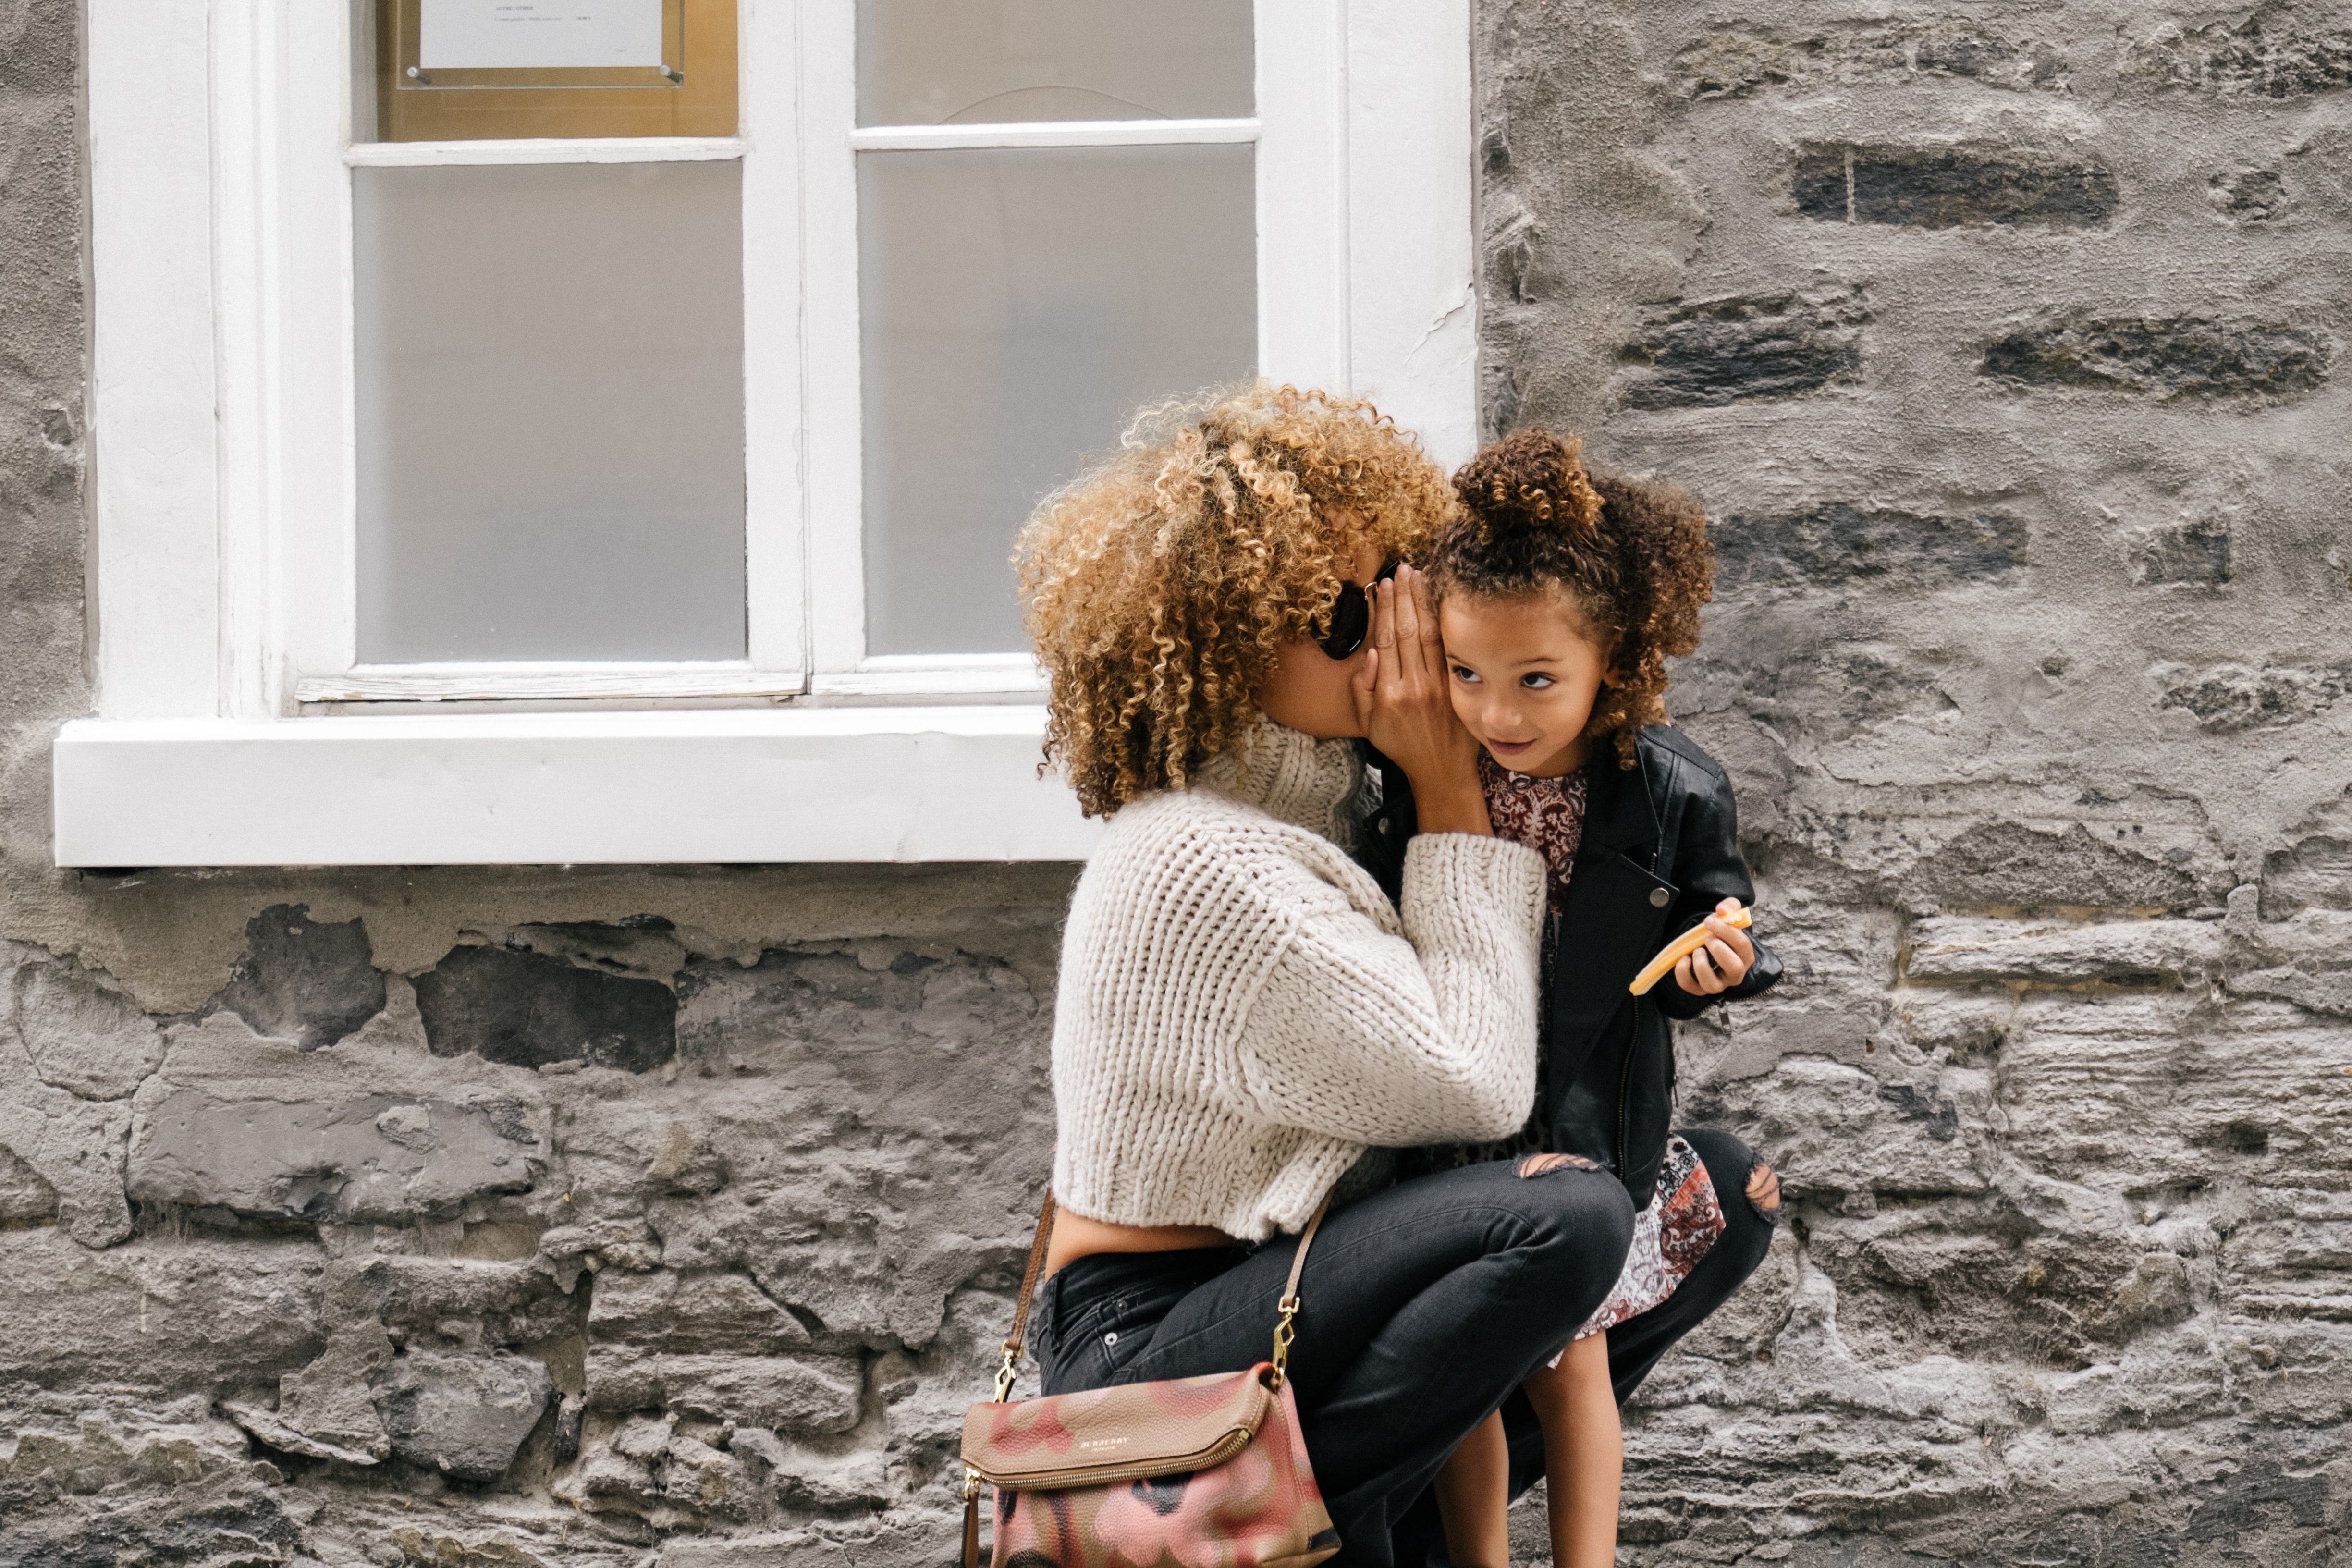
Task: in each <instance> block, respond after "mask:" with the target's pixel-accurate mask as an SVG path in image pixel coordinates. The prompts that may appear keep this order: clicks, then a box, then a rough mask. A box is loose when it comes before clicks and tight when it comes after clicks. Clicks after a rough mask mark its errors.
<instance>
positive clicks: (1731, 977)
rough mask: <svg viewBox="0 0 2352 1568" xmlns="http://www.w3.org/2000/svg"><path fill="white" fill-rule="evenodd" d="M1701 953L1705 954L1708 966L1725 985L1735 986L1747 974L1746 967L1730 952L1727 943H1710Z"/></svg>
mask: <svg viewBox="0 0 2352 1568" xmlns="http://www.w3.org/2000/svg"><path fill="white" fill-rule="evenodd" d="M1703 951H1704V952H1706V961H1707V963H1708V965H1709V966H1710V967H1712V968H1713V969H1714V970H1715V972H1716V973H1717V974H1719V975H1721V976H1722V977H1723V980H1724V983H1725V984H1729V985H1737V984H1739V981H1740V978H1741V976H1743V975H1745V974H1746V973H1748V965H1747V964H1746V963H1743V962H1742V961H1741V960H1740V957H1739V955H1738V953H1736V952H1732V951H1731V944H1730V943H1728V942H1708V943H1707V944H1706V948H1705V949H1704V950H1703Z"/></svg>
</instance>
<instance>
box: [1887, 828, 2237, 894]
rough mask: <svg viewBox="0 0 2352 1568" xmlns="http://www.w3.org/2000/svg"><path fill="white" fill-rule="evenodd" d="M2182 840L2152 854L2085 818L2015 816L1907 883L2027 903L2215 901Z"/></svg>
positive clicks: (1924, 865) (1931, 860)
mask: <svg viewBox="0 0 2352 1568" xmlns="http://www.w3.org/2000/svg"><path fill="white" fill-rule="evenodd" d="M2192 859H2193V856H2192V855H2191V854H2190V853H2189V852H2188V851H2187V850H2185V849H2182V848H2180V847H2174V848H2171V849H2166V850H2164V851H2162V852H2161V854H2158V855H2151V854H2147V853H2145V852H2143V851H2142V850H2141V849H2140V848H2138V847H2135V845H2134V843H2133V841H2129V840H2126V842H2125V843H2123V844H2120V845H2119V844H2117V843H2116V842H2115V841H2114V840H2112V839H2102V838H2100V837H2097V836H2095V834H2093V833H2092V831H2091V830H2090V828H2089V827H2088V826H2086V825H2085V824H2083V823H2080V822H2077V823H2074V824H2073V825H2072V826H2068V827H2066V828H2064V829H2063V830H2061V831H2059V832H2055V833H2051V832H2044V831H2041V830H2039V829H2037V828H2034V827H2032V826H2026V825H2025V824H2023V823H2020V822H2014V821H1996V822H1984V823H1979V824H1978V825H1976V826H1971V827H1969V828H1968V829H1966V830H1965V831H1963V832H1961V833H1958V834H1957V835H1955V836H1954V837H1952V838H1951V839H1949V840H1948V841H1947V842H1946V843H1944V844H1942V845H1940V846H1938V847H1937V848H1936V849H1935V851H1934V852H1933V853H1931V854H1928V855H1925V856H1922V857H1921V858H1919V860H1918V861H1917V862H1916V864H1915V865H1914V867H1913V868H1912V869H1911V872H1910V874H1909V875H1908V877H1906V879H1905V881H1906V889H1908V890H1910V891H1911V892H1912V893H1913V895H1914V896H1915V897H1920V898H1933V899H1935V900H1939V901H1941V902H1943V903H1948V904H1959V905H1975V906H1979V907H1981V906H1984V905H1988V904H1993V905H2009V906H2014V907H2021V908H2026V909H2052V908H2062V907H2063V908H2076V909H2107V910H2191V909H2196V908H2200V907H2201V906H2204V905H2207V904H2210V903H2211V902H2212V901H2213V897H2212V895H2213V892H2214V889H2210V888H2207V887H2206V886H2204V885H2203V884H2202V883H2201V882H2200V879H2199V878H2198V876H2197V875H2196V873H2195V871H2194V870H2193V869H2192V868H2191V861H2192Z"/></svg>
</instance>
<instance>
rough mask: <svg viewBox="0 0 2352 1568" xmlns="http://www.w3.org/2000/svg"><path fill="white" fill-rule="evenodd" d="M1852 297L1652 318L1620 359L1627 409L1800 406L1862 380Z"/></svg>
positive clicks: (1742, 299)
mask: <svg viewBox="0 0 2352 1568" xmlns="http://www.w3.org/2000/svg"><path fill="white" fill-rule="evenodd" d="M1869 320H1870V311H1869V310H1868V309H1867V308H1866V307H1864V304H1863V303H1862V300H1861V296H1860V295H1859V294H1856V293H1853V292H1850V291H1849V292H1838V293H1831V294H1825V295H1822V296H1821V297H1819V298H1817V299H1813V298H1804V297H1801V296H1798V295H1795V294H1770V295H1742V296H1735V297H1731V298H1726V299H1719V300H1700V301H1696V302H1694V303H1691V304H1685V305H1675V306H1673V307H1670V308H1668V309H1666V310H1663V311H1660V312H1658V313H1656V314H1655V315H1654V316H1653V317H1652V318H1651V320H1650V321H1648V322H1647V323H1646V324H1645V325H1644V326H1643V330H1642V331H1641V332H1640V333H1639V334H1638V335H1637V336H1636V337H1635V338H1634V339H1633V341H1632V342H1629V343H1627V344H1626V345H1625V346H1624V347H1623V348H1622V349H1621V350H1620V351H1619V353H1618V356H1617V357H1618V361H1619V363H1622V364H1625V365H1627V366H1630V367H1633V368H1630V369H1628V370H1626V371H1625V372H1623V373H1622V375H1621V376H1620V378H1619V388H1620V396H1621V397H1622V400H1623V402H1624V404H1625V405H1626V406H1627V407H1629V408H1642V409H1664V408H1705V407H1720V406H1723V405H1727V404H1732V403H1747V402H1753V401H1759V400H1764V399H1773V398H1783V397H1798V396H1801V395H1805V394H1806V393H1811V392H1819V391H1821V390H1822V388H1824V387H1830V386H1837V385H1843V384H1850V383H1853V382H1855V381H1858V380H1860V379H1861V374H1862V326H1863V323H1864V322H1866V321H1869Z"/></svg>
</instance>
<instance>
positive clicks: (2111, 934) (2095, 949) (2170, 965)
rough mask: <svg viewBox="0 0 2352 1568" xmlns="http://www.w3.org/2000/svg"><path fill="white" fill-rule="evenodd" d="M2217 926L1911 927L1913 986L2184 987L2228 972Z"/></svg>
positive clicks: (2223, 936) (1948, 923) (1951, 921)
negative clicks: (2225, 970)
mask: <svg viewBox="0 0 2352 1568" xmlns="http://www.w3.org/2000/svg"><path fill="white" fill-rule="evenodd" d="M2227 945H2228V940H2227V933H2226V932H2225V931H2223V929H2222V926H2221V922H2220V921H2162V920H2141V921H2063V920H2038V921H2037V920H2009V921H2003V920H1973V919H1963V918H1957V917H1947V918H1942V919H1931V920H1923V921H1919V922H1917V923H1916V925H1914V926H1913V927H1912V928H1911V941H1910V947H1909V959H1908V962H1907V963H1906V965H1905V968H1904V977H1905V978H1906V980H1907V981H1909V982H1910V983H1911V984H1941V985H1985V984H1995V985H2018V986H2028V985H2032V986H2045V987H2056V986H2076V985H2087V984H2104V985H2116V986H2134V987H2140V988H2169V989H2173V990H2178V989H2179V988H2180V987H2181V986H2182V985H2184V984H2193V983H2195V982H2197V981H2200V980H2201V979H2203V978H2204V977H2205V976H2207V975H2209V974H2213V973H2219V972H2220V971H2221V969H2222V967H2223V960H2224V956H2225V952H2226V950H2227Z"/></svg>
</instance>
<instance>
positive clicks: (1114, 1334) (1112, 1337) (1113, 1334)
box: [1103, 1329, 1118, 1346]
mask: <svg viewBox="0 0 2352 1568" xmlns="http://www.w3.org/2000/svg"><path fill="white" fill-rule="evenodd" d="M1103 1343H1104V1344H1105V1345H1106V1346H1109V1345H1115V1344H1117V1343H1118V1330H1117V1329H1113V1330H1112V1331H1110V1332H1108V1333H1107V1334H1105V1335H1104V1336H1103Z"/></svg>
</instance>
